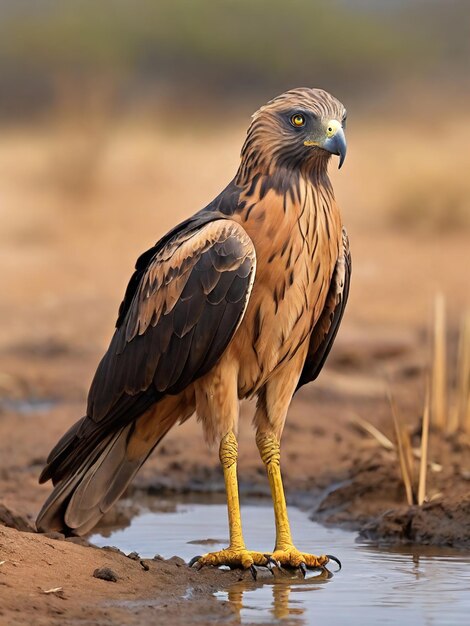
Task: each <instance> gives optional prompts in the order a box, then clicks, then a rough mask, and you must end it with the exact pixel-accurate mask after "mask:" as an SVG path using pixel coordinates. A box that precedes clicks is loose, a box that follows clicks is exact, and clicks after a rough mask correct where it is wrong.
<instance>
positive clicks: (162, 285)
mask: <svg viewBox="0 0 470 626" xmlns="http://www.w3.org/2000/svg"><path fill="white" fill-rule="evenodd" d="M204 222H205V223H202V224H201V223H199V224H196V225H194V223H193V222H190V223H189V224H188V225H185V226H184V227H181V228H179V229H178V230H177V231H176V234H174V236H173V237H170V238H168V237H166V238H165V239H164V240H162V241H161V242H159V245H158V247H157V248H156V251H155V252H154V254H153V256H152V255H147V258H145V259H144V257H141V259H144V260H143V261H141V264H140V266H139V263H138V265H137V271H136V273H135V274H134V276H133V278H132V279H131V283H130V284H129V287H128V289H127V292H126V298H125V300H124V303H123V304H122V305H121V309H120V315H119V319H118V326H117V329H116V331H115V334H114V336H113V338H112V340H111V344H110V346H109V349H108V351H107V352H106V354H105V355H104V357H103V359H102V361H101V363H100V364H99V366H98V369H97V371H96V374H95V377H94V379H93V382H92V385H91V388H90V393H89V396H88V408H87V415H86V416H85V417H84V418H82V420H81V421H80V422H79V423H77V424H76V425H75V426H73V427H72V429H71V431H70V433H68V434H66V435H64V437H63V438H62V440H61V441H59V443H58V444H57V446H56V447H55V448H54V449H53V450H52V452H51V454H50V455H49V459H48V462H49V465H48V466H46V468H45V470H44V471H43V474H42V475H41V482H44V481H45V480H48V478H50V477H53V479H54V482H57V481H58V480H60V479H61V478H62V477H64V476H65V475H67V474H69V473H70V472H71V471H73V469H74V466H75V465H76V463H77V462H78V459H82V458H83V457H84V456H85V455H86V453H87V452H88V451H90V452H91V451H92V450H97V449H98V448H99V446H100V444H102V445H104V444H105V443H106V441H107V440H108V439H109V437H110V436H111V435H112V433H115V432H116V431H117V430H119V429H121V428H123V427H125V426H126V425H127V424H129V423H131V422H132V421H133V420H135V419H136V418H137V417H139V416H140V415H141V414H142V413H143V412H144V411H146V410H147V409H148V408H149V407H150V406H152V405H153V404H154V403H155V402H156V401H158V400H159V399H160V398H162V397H163V396H164V395H167V394H177V393H179V392H180V391H182V390H183V389H185V387H187V386H188V385H189V384H190V383H192V382H193V381H194V380H196V379H197V378H199V377H200V376H203V375H204V374H205V373H207V372H208V371H209V370H210V369H211V368H212V367H213V366H214V364H215V363H216V362H217V361H218V359H219V358H220V357H221V355H222V354H223V352H224V350H225V348H226V347H227V345H228V344H229V342H230V340H231V339H232V337H233V334H234V332H235V330H236V329H237V327H238V325H239V323H240V322H241V320H242V318H243V315H244V312H245V310H246V307H247V304H248V300H249V297H250V293H251V289H252V285H253V281H254V276H255V268H256V255H255V250H254V247H253V243H252V241H251V239H250V238H249V237H248V235H247V234H246V232H245V231H244V230H243V228H242V227H241V226H239V225H238V224H236V223H235V222H233V221H231V220H229V219H216V220H212V221H206V219H204ZM144 256H145V255H144ZM71 439H73V442H72V443H73V446H72V447H73V448H74V450H73V452H71V450H70V448H71V445H70V444H71Z"/></svg>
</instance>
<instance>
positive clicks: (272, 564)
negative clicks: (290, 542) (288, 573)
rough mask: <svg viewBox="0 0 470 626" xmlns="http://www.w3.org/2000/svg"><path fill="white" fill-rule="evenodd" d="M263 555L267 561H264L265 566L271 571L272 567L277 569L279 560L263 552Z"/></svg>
mask: <svg viewBox="0 0 470 626" xmlns="http://www.w3.org/2000/svg"><path fill="white" fill-rule="evenodd" d="M263 556H264V558H265V559H266V561H267V563H266V567H267V568H268V569H269V570H271V571H272V570H273V568H277V569H279V568H280V563H279V561H275V560H274V559H273V557H272V556H271V555H270V554H263Z"/></svg>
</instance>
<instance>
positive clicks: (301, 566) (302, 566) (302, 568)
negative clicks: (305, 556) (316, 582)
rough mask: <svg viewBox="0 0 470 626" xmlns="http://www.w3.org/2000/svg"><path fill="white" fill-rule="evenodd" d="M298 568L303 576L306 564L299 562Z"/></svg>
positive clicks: (305, 571)
mask: <svg viewBox="0 0 470 626" xmlns="http://www.w3.org/2000/svg"><path fill="white" fill-rule="evenodd" d="M299 569H300V572H301V574H302V576H303V577H304V578H305V576H307V566H306V565H305V563H301V564H300V565H299Z"/></svg>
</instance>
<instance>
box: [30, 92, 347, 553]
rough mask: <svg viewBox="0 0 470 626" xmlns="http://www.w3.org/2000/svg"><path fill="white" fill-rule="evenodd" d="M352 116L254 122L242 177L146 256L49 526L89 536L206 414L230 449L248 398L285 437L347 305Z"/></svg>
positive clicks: (296, 115)
mask: <svg viewBox="0 0 470 626" xmlns="http://www.w3.org/2000/svg"><path fill="white" fill-rule="evenodd" d="M344 120H345V110H344V107H343V106H342V105H341V104H340V103H339V102H338V101H337V100H335V99H334V98H333V97H332V96H330V95H329V94H327V93H326V92H324V91H321V90H317V89H296V90H292V91H289V92H287V93H285V94H282V95H281V96H279V97H278V98H275V99H274V100H272V101H271V102H269V103H268V104H267V105H265V106H264V107H262V108H261V109H260V110H259V111H258V112H257V113H255V115H254V116H253V120H252V123H251V125H250V127H249V129H248V133H247V137H246V141H245V143H244V145H243V148H242V154H241V163H240V167H239V169H238V172H237V174H236V176H235V178H234V179H233V181H232V182H231V183H230V184H229V185H228V186H227V187H226V189H225V190H224V191H223V192H222V193H221V194H220V195H219V196H218V197H217V198H216V199H215V200H214V201H213V202H211V203H210V204H209V205H208V206H207V207H206V208H204V209H202V210H201V211H199V212H198V213H196V214H195V215H194V216H192V217H190V218H189V219H187V220H186V221H184V222H183V223H181V224H179V225H178V226H176V227H175V228H174V229H173V230H172V231H170V232H169V233H168V234H167V235H165V236H164V237H163V238H162V239H161V240H160V241H159V242H158V243H157V244H156V245H155V246H154V247H153V248H151V249H150V250H148V251H147V252H145V253H144V254H143V255H142V256H141V257H140V258H139V260H138V261H137V265H136V270H135V273H134V275H133V276H132V278H131V280H130V282H129V286H128V288H127V291H126V294H125V298H124V301H123V303H122V305H121V308H120V311H119V317H118V320H117V324H116V331H115V334H114V336H113V338H112V340H111V344H110V347H109V349H108V351H107V352H106V354H105V356H104V357H103V359H102V361H101V363H100V364H99V366H98V369H97V372H96V375H95V378H94V380H93V383H92V386H91V389H90V393H89V399H88V407H87V414H86V416H85V417H83V418H82V419H81V420H79V421H78V422H77V423H76V424H75V425H74V426H72V428H71V429H70V430H69V431H68V432H67V433H66V434H65V435H64V436H63V438H62V439H61V440H60V441H59V442H58V444H57V445H56V446H55V448H54V449H53V450H52V452H51V453H50V455H49V458H48V460H47V465H46V467H45V468H44V470H43V472H42V474H41V478H40V480H41V481H42V482H43V481H46V480H48V479H49V478H51V479H52V481H53V483H54V490H53V492H52V494H51V495H50V496H49V498H48V500H47V502H46V503H45V504H44V506H43V508H42V510H41V512H40V514H39V517H38V521H37V524H38V528H40V529H42V530H46V529H47V530H49V529H58V530H63V531H66V532H74V533H77V534H82V533H84V532H87V531H88V530H89V529H91V528H92V527H93V526H94V525H95V524H96V523H97V522H98V520H99V519H100V517H101V516H102V515H103V514H104V513H105V512H106V511H107V510H108V509H109V508H110V507H111V506H112V504H113V503H114V502H115V501H116V499H117V498H118V497H119V496H120V495H121V494H122V492H123V491H124V489H125V488H126V486H127V485H128V483H129V481H130V480H131V479H132V477H133V476H134V475H135V473H136V472H137V471H138V469H139V467H140V466H141V465H142V463H143V462H144V461H145V460H146V459H147V457H148V455H149V454H150V453H151V452H152V450H153V449H154V448H155V446H156V445H157V444H158V443H159V442H160V441H161V439H162V438H163V437H164V436H165V434H166V433H167V432H168V431H169V430H170V428H171V427H172V426H173V425H174V424H175V423H177V422H181V421H184V420H186V419H188V418H189V417H190V416H191V415H193V414H194V413H195V414H196V415H197V417H198V419H199V420H200V421H201V422H202V426H203V430H204V433H205V437H206V439H207V440H208V441H209V442H214V441H217V442H221V441H223V440H224V438H226V436H227V435H228V434H229V433H232V432H235V433H236V430H237V422H238V401H239V399H241V398H246V397H252V396H253V395H256V396H257V397H258V403H257V410H256V414H255V418H254V424H255V427H256V430H257V441H258V442H260V441H264V440H265V439H266V438H268V439H269V438H274V440H276V441H279V439H280V437H281V434H282V430H283V426H284V421H285V418H286V414H287V409H288V407H289V404H290V401H291V398H292V396H293V394H294V392H295V391H296V389H298V388H299V387H300V386H301V385H303V384H305V383H307V382H309V381H311V380H314V379H315V378H316V377H317V376H318V373H319V372H320V370H321V368H322V366H323V363H324V362H325V359H326V357H327V355H328V353H329V351H330V348H331V345H332V343H333V340H334V338H335V335H336V332H337V330H338V327H339V323H340V321H341V317H342V314H343V311H344V307H345V304H346V299H347V295H348V290H349V277H350V269H351V262H350V256H349V246H348V239H347V236H346V233H345V231H344V229H343V228H342V223H341V216H340V212H339V209H338V207H337V205H336V202H335V199H334V195H333V191H332V187H331V184H330V181H329V179H328V175H327V164H328V160H329V158H330V156H331V154H332V153H335V154H339V155H340V157H341V162H342V160H343V158H344V153H345V142H344V134H343V129H342V126H344ZM298 122H299V123H298ZM300 122H303V123H300ZM259 445H261V444H260V443H259ZM221 449H222V448H221ZM260 452H261V453H262V457H263V460H264V461H265V463H269V462H270V460H271V459H268V460H266V459H265V456H266V454H264V452H263V450H262V446H261V447H260ZM263 454H264V456H263ZM221 459H222V462H223V464H224V463H225V456H224V455H223V454H222V452H221ZM225 467H226V465H224V469H225ZM227 467H228V465H227ZM273 497H274V492H273ZM229 506H230V502H229ZM255 562H256V560H255Z"/></svg>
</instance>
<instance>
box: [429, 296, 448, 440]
mask: <svg viewBox="0 0 470 626" xmlns="http://www.w3.org/2000/svg"><path fill="white" fill-rule="evenodd" d="M446 353H447V345H446V312H445V299H444V296H443V295H442V293H439V294H437V295H436V299H435V305H434V346H433V367H432V409H431V414H432V419H433V423H434V424H435V425H436V426H437V427H438V428H439V429H441V430H444V428H445V427H446V411H447V399H446V380H447V363H446Z"/></svg>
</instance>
